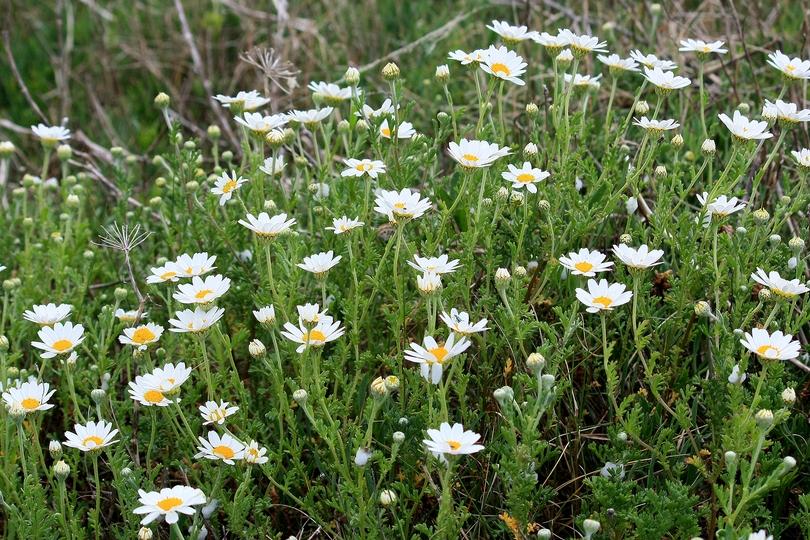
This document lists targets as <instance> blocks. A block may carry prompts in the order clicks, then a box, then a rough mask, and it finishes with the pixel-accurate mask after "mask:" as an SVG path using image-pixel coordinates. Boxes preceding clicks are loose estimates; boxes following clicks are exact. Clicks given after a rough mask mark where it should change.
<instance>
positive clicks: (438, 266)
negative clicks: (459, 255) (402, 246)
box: [408, 254, 461, 275]
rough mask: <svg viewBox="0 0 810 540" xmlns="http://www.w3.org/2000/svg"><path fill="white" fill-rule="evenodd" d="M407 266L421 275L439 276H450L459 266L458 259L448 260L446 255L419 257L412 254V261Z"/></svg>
mask: <svg viewBox="0 0 810 540" xmlns="http://www.w3.org/2000/svg"><path fill="white" fill-rule="evenodd" d="M408 265H409V266H410V267H411V268H414V269H416V270H419V271H420V272H422V273H434V274H439V275H441V274H451V273H453V272H455V271H456V270H457V269H458V267H459V266H461V265H460V264H459V262H458V259H450V257H448V256H447V254H442V255H439V256H438V257H420V256H419V255H417V254H414V256H413V260H412V261H408Z"/></svg>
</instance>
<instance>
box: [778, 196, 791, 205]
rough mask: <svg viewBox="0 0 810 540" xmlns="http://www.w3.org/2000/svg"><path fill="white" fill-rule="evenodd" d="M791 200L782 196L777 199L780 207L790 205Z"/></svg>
mask: <svg viewBox="0 0 810 540" xmlns="http://www.w3.org/2000/svg"><path fill="white" fill-rule="evenodd" d="M791 200H792V199H791V198H790V195H782V196H781V197H779V204H782V205H785V206H786V205H788V204H790V201H791Z"/></svg>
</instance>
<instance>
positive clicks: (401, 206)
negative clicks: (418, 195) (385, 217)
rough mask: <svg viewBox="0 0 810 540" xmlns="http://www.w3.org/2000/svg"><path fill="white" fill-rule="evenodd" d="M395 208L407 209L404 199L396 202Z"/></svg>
mask: <svg viewBox="0 0 810 540" xmlns="http://www.w3.org/2000/svg"><path fill="white" fill-rule="evenodd" d="M394 208H396V209H397V210H404V209H405V203H404V202H402V201H400V202H398V203H394Z"/></svg>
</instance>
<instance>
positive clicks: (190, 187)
mask: <svg viewBox="0 0 810 540" xmlns="http://www.w3.org/2000/svg"><path fill="white" fill-rule="evenodd" d="M199 188H200V184H199V183H198V182H195V181H194V180H192V181H191V182H186V191H188V192H189V193H194V192H195V191H197V190H198V189H199Z"/></svg>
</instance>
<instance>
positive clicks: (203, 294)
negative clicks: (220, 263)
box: [172, 274, 231, 304]
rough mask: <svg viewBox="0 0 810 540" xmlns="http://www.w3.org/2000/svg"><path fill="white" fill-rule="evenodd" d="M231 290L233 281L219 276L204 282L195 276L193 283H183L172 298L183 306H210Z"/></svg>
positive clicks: (209, 277)
mask: <svg viewBox="0 0 810 540" xmlns="http://www.w3.org/2000/svg"><path fill="white" fill-rule="evenodd" d="M230 288H231V280H230V279H229V278H226V277H224V276H221V275H219V274H216V275H213V276H208V277H206V278H205V279H204V280H203V279H202V278H200V277H198V276H194V277H193V278H192V280H191V283H181V284H180V285H178V286H177V292H176V293H174V294H173V295H172V298H174V299H175V300H177V301H178V302H180V303H181V304H210V303H211V302H213V301H215V300H216V299H217V298H219V297H221V296H222V295H223V294H225V293H226V292H228V289H230Z"/></svg>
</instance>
